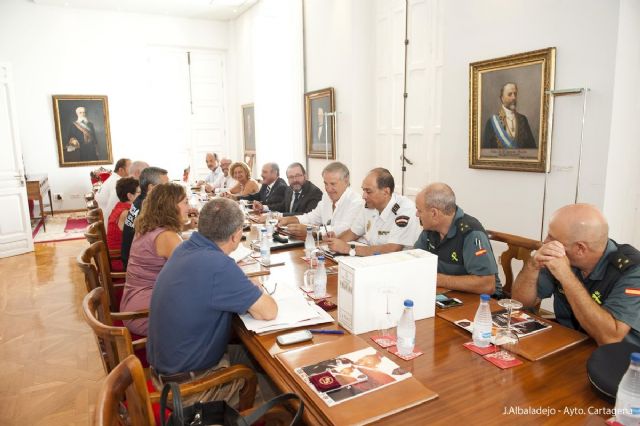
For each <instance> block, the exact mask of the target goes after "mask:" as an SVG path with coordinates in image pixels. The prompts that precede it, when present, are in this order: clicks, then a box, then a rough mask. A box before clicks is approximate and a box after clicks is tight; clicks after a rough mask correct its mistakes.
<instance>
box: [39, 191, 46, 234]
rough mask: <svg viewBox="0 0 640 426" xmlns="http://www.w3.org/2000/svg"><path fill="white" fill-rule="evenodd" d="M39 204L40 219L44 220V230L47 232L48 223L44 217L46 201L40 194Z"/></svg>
mask: <svg viewBox="0 0 640 426" xmlns="http://www.w3.org/2000/svg"><path fill="white" fill-rule="evenodd" d="M38 205H39V206H40V219H41V220H42V229H43V230H44V232H47V224H46V220H45V218H44V203H43V202H42V195H40V198H39V199H38Z"/></svg>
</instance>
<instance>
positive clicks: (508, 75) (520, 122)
mask: <svg viewBox="0 0 640 426" xmlns="http://www.w3.org/2000/svg"><path fill="white" fill-rule="evenodd" d="M555 53H556V50H555V48H554V47H550V48H547V49H541V50H535V51H531V52H525V53H519V54H515V55H509V56H505V57H502V58H497V59H490V60H486V61H478V62H473V63H472V64H470V65H469V94H470V96H469V167H471V168H476V169H494V170H515V171H527V172H545V171H547V167H548V156H549V153H550V149H549V148H550V146H549V141H548V130H549V128H548V122H549V120H548V119H549V117H550V114H552V104H551V99H550V95H549V94H548V93H547V91H549V90H553V87H554V86H553V85H554V82H553V80H554V73H555Z"/></svg>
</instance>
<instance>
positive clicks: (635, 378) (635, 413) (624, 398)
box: [615, 352, 640, 426]
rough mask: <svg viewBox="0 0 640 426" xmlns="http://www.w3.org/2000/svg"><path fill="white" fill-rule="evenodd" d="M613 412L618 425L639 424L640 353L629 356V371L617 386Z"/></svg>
mask: <svg viewBox="0 0 640 426" xmlns="http://www.w3.org/2000/svg"><path fill="white" fill-rule="evenodd" d="M615 412H616V421H617V422H618V423H621V424H623V425H625V426H627V425H638V424H640V352H634V353H632V354H631V363H630V364H629V369H628V370H627V372H626V373H624V376H622V380H621V381H620V385H618V394H617V395H616V411H615Z"/></svg>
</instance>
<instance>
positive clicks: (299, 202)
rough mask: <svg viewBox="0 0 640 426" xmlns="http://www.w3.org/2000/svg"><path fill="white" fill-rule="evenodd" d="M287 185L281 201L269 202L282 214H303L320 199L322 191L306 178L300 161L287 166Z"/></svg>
mask: <svg viewBox="0 0 640 426" xmlns="http://www.w3.org/2000/svg"><path fill="white" fill-rule="evenodd" d="M287 180H288V181H289V186H287V188H286V189H285V190H284V198H283V199H282V202H281V203H277V204H271V205H269V207H270V208H271V210H273V211H277V212H282V214H283V216H294V215H299V214H304V213H307V212H310V211H311V210H313V209H315V208H316V206H317V205H318V203H319V202H320V200H321V199H322V191H321V190H320V188H318V187H317V186H315V185H314V184H313V183H311V181H309V180H307V172H306V171H305V169H304V166H303V165H302V164H300V163H292V164H290V165H289V167H287Z"/></svg>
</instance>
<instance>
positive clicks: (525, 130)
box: [481, 112, 537, 148]
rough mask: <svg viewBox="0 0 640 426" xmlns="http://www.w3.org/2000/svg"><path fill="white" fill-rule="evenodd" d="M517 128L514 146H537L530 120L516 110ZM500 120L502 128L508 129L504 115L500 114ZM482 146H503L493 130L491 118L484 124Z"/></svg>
mask: <svg viewBox="0 0 640 426" xmlns="http://www.w3.org/2000/svg"><path fill="white" fill-rule="evenodd" d="M515 115H516V128H517V129H518V130H517V132H518V133H517V134H516V137H515V138H513V139H514V140H513V141H514V142H515V144H516V145H515V146H514V148H537V146H536V141H535V139H534V137H533V133H531V128H530V127H529V120H527V117H525V116H524V115H522V114H520V113H518V112H516V113H515ZM499 118H500V122H501V124H502V128H503V129H506V125H505V123H504V122H503V117H502V115H501V114H499ZM481 147H482V148H502V147H503V146H502V143H501V142H500V140H499V139H498V137H497V136H496V134H495V131H494V130H493V125H492V124H491V118H489V119H488V120H487V123H486V124H485V126H484V134H483V136H482V143H481Z"/></svg>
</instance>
